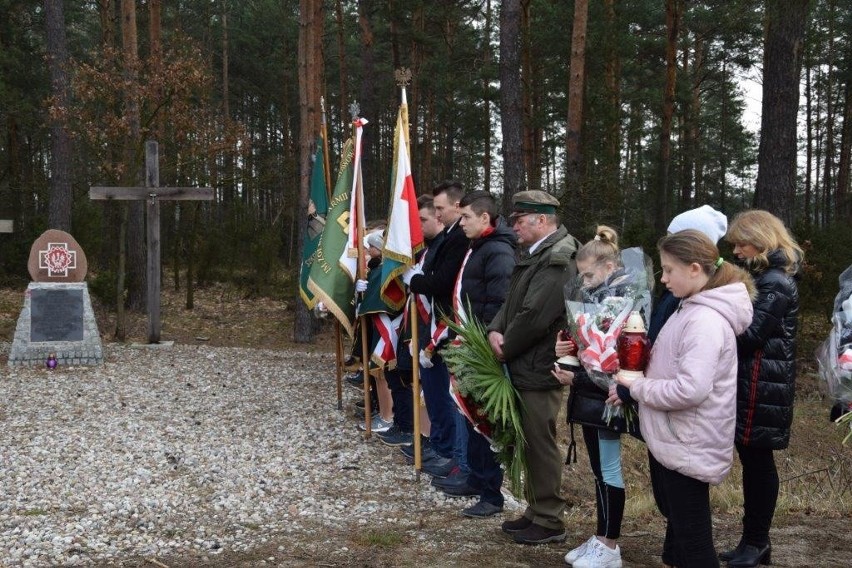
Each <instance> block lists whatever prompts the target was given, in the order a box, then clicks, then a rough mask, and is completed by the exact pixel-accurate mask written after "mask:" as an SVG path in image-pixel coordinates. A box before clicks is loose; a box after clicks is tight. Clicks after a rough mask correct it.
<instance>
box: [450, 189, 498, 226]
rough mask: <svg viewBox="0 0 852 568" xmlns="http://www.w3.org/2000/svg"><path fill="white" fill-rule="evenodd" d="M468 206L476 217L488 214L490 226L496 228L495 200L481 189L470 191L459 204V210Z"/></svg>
mask: <svg viewBox="0 0 852 568" xmlns="http://www.w3.org/2000/svg"><path fill="white" fill-rule="evenodd" d="M468 206H469V207H470V209H471V211H473V212H474V213H476V214H477V215H482V214H483V213H488V220H489V223H490V224H491V226H492V227H496V226H497V200H496V199H494V196H493V195H491V194H490V193H488V192H487V191H483V190H481V189H477V190H476V191H470V192H468V193H466V194H465V195H464V197H462V199H461V201H460V202H459V208H461V207H468Z"/></svg>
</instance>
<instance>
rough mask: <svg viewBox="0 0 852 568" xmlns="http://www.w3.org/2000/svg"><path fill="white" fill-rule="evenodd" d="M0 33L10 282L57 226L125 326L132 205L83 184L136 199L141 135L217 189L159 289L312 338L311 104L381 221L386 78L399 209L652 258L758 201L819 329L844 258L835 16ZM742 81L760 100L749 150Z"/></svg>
mask: <svg viewBox="0 0 852 568" xmlns="http://www.w3.org/2000/svg"><path fill="white" fill-rule="evenodd" d="M0 14H2V17H0V219H5V220H10V221H13V228H14V231H13V232H12V233H11V234H0V279H2V283H3V284H6V285H11V286H17V285H20V284H21V283H23V282H25V281H26V278H27V273H26V265H27V262H26V259H27V255H28V253H29V248H30V246H31V244H32V242H33V241H34V239H35V238H36V237H37V236H38V235H39V234H41V232H43V231H44V230H46V229H47V228H59V229H63V230H66V231H69V232H71V233H72V234H73V235H74V236H75V237H76V238H77V240H78V241H79V242H80V243H81V245H82V246H83V248H84V250H85V251H86V253H87V256H88V257H89V263H90V271H91V275H90V277H89V282H90V286H91V289H92V291H93V292H94V293H95V294H96V295H97V296H99V297H100V298H101V299H103V300H104V302H105V303H107V304H108V305H113V306H116V305H117V300H116V298H120V300H119V301H121V302H123V303H125V304H126V306H127V307H129V308H130V309H131V310H143V309H144V302H145V246H144V242H145V241H144V216H143V204H142V203H141V202H137V203H133V204H126V202H125V204H118V203H105V202H95V201H91V200H90V199H89V197H88V190H89V187H90V186H93V185H106V186H130V185H144V183H143V180H144V177H143V175H142V173H143V172H142V163H143V159H144V150H143V148H144V142H145V140H146V139H156V140H157V141H158V142H159V144H160V183H161V185H164V186H165V185H169V186H209V187H212V188H214V191H215V200H214V201H213V202H210V203H200V202H184V203H179V202H172V203H168V202H164V203H163V205H162V206H163V213H162V219H163V221H162V241H163V257H164V267H163V275H164V278H165V282H167V283H169V284H170V285H172V286H173V287H174V288H175V289H180V290H182V293H184V294H185V302H184V305H185V307H186V308H187V309H191V308H192V307H193V304H194V290H195V288H196V287H197V286H208V285H210V284H212V283H215V282H226V283H230V284H236V285H237V286H240V287H241V288H242V289H243V290H244V292H245V294H246V295H253V296H254V295H265V296H272V297H274V298H278V299H282V300H286V301H288V305H289V307H290V308H291V309H292V310H294V311H295V312H296V315H297V317H295V318H294V320H293V321H294V322H296V323H294V325H293V328H294V337H295V338H296V340H298V341H310V340H311V339H312V335H313V334H312V332H313V330H314V329H315V326H313V325H311V322H310V318H309V312H308V311H307V310H305V308H304V306H303V305H302V303H301V302H300V301H298V300H297V298H298V290H297V282H298V267H299V263H300V260H301V256H300V246H301V240H302V236H303V234H304V226H305V223H306V214H305V211H306V209H307V190H308V176H309V174H310V169H311V166H312V163H311V157H312V155H313V153H314V152H315V150H316V136H317V134H318V132H319V125H320V106H319V99H320V97H321V96H322V97H324V99H325V101H326V107H327V121H328V122H327V126H328V128H327V130H328V136H329V146H330V154H331V164H332V171H333V172H334V171H336V159H337V156H338V155H339V150H340V148H341V147H342V144H343V142H344V141H345V139H346V138H347V137H348V136H349V135H350V132H351V126H350V115H349V106H350V104H351V103H353V102H355V101H357V103H358V104H359V105H360V109H361V116H363V117H365V118H367V119H369V121H370V123H369V124H368V125H367V127H366V128H365V138H364V143H365V155H364V162H363V168H364V190H365V194H366V207H367V216H368V218H372V219H378V218H382V217H384V216H385V215H386V212H387V209H388V197H389V195H390V171H391V162H392V159H393V153H392V151H393V148H392V143H393V140H392V135H393V126H394V122H395V118H396V113H397V109H398V105H399V89H398V87H397V85H396V82H395V79H394V71H395V70H396V69H398V68H402V67H406V68H409V69H411V71H412V81H411V84H410V86H409V88H408V89H409V91H408V92H409V98H408V100H409V106H410V117H411V118H410V122H411V128H410V131H411V154H412V156H411V158H412V168H413V171H414V177H415V187H416V188H417V191H418V193H424V192H428V191H429V190H430V188H431V186H432V185H434V184H435V183H437V182H439V181H441V180H443V179H446V178H457V179H459V180H461V181H462V182H463V183H464V185H465V187H466V188H468V189H486V190H489V191H492V192H494V193H495V194H496V195H498V196H500V197H501V199H502V203H503V208H504V211H505V210H506V208H507V207H508V204H509V203H510V199H509V197H510V196H511V195H512V194H513V193H515V192H517V191H519V190H522V189H524V188H530V189H543V190H545V191H548V192H551V193H553V194H554V195H557V196H558V197H559V198H560V200H561V201H562V204H563V206H562V210H561V212H560V213H561V214H562V217H563V219H564V221H565V224H566V225H567V226H568V228H569V231H570V232H572V233H573V234H574V235H575V236H577V237H578V238H580V239H581V240H586V239H588V238H589V237H590V236H591V234H592V231H593V229H594V226H595V225H596V224H598V223H607V224H611V225H613V226H615V227H616V228H618V229H619V231H620V232H621V233H622V235H623V241H624V242H625V243H626V244H629V245H644V246H645V247H647V250H653V246H654V243H655V241H656V238H657V237H658V236H659V235H661V234H663V233H664V231H665V227H666V225H667V223H668V220H669V219H670V218H671V217H672V216H673V215H674V214H676V213H677V212H680V211H682V210H684V209H687V208H690V207H694V206H697V205H701V204H704V203H707V204H710V205H712V206H713V207H716V208H718V209H720V210H722V211H724V212H725V213H726V214H728V216H729V217H730V216H733V215H734V214H736V213H737V212H738V211H740V210H743V209H745V208H748V207H752V206H757V207H762V208H766V209H769V210H770V211H772V212H774V213H775V214H777V215H779V216H780V217H781V218H782V219H784V220H785V222H787V223H788V225H789V226H790V227H792V229H793V231H794V233H795V235H796V237H797V239H798V240H799V241H800V242H801V243H803V244H804V246H805V249H806V255H807V256H806V259H807V262H806V265H805V267H804V273H803V278H802V280H801V291H802V296H803V303H804V305H805V307H807V308H809V309H812V310H813V309H815V310H819V311H820V312H821V313H822V314H824V316H825V321H827V320H828V316H829V311H830V306H831V302H832V299H833V297H834V294H835V293H836V290H837V279H836V277H837V275H838V274H839V272H840V271H841V270H843V269H844V268H845V267H846V265H848V264H849V263H850V262H852V253H851V252H850V251H852V232H850V231H849V229H848V228H849V221H850V219H852V215H850V197H849V196H850V156H851V155H852V4H849V3H847V2H841V1H838V0H811V1H807V0H766V1H764V2H757V1H753V0H715V1H685V0H657V1H650V0H600V1H595V0H592V1H591V2H590V1H588V0H576V1H575V2H571V1H563V0H436V1H428V2H427V1H425V0H412V1H408V2H400V1H399V0H387V1H378V0H359V1H354V0H348V1H344V0H325V1H322V0H245V1H240V2H236V1H233V0H231V1H228V0H178V1H172V2H162V1H161V0H147V1H133V0H97V1H88V2H85V1H84V2H71V1H65V2H63V1H62V0H43V1H36V0H0ZM746 77H750V78H756V79H757V80H758V81H759V82H761V83H762V88H763V96H762V100H763V103H762V112H761V124H760V130H759V131H758V132H757V133H754V132H752V131H750V130H749V128H747V126H746V125H745V122H746V117H745V116H744V112H745V109H746V102H747V101H746V97H747V96H749V95H748V94H747V93H744V92H743V89H742V85H743V80H744V78H746ZM333 177H334V176H333ZM727 253H729V251H728V252H727ZM727 253H726V254H727ZM125 265H126V267H127V268H126V273H127V274H126V276H127V278H126V279H125V278H124V272H125V270H124V269H123V268H122V267H123V266H125ZM117 286H118V289H119V290H120V293H119V294H117V293H116V288H117ZM116 331H117V332H118V331H120V330H119V329H117V330H116ZM119 335H121V334H119Z"/></svg>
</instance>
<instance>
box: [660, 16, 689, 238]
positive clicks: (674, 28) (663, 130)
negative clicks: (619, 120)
mask: <svg viewBox="0 0 852 568" xmlns="http://www.w3.org/2000/svg"><path fill="white" fill-rule="evenodd" d="M682 16H683V4H682V0H666V85H665V87H664V89H663V114H662V122H661V125H660V157H659V162H658V164H657V184H656V187H655V188H654V193H655V195H654V206H655V208H654V230H655V232H656V233H657V234H660V235H662V234H664V233H665V231H666V226H667V224H668V221H669V217H671V199H670V196H669V172H670V171H671V155H672V141H671V137H672V121H673V118H674V104H675V86H676V84H677V40H678V36H679V35H680V23H681V18H682Z"/></svg>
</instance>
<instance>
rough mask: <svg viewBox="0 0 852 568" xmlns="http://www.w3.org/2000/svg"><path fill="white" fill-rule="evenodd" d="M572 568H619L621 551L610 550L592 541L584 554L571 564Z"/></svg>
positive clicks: (597, 541) (596, 541) (602, 544)
mask: <svg viewBox="0 0 852 568" xmlns="http://www.w3.org/2000/svg"><path fill="white" fill-rule="evenodd" d="M573 566H574V568H621V549H620V548H619V547H618V545H616V546H615V549H612V548H610V547H608V546H607V545H605V544H604V543H602V542H601V541H599V540H598V539H594V540H593V541H591V542H590V543H589V546H587V547H586V553H585V554H584V555H583V556H581V557H580V558H578V559H577V560H576V561H574V563H573Z"/></svg>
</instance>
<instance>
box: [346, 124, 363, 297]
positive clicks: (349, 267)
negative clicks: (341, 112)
mask: <svg viewBox="0 0 852 568" xmlns="http://www.w3.org/2000/svg"><path fill="white" fill-rule="evenodd" d="M365 124H367V119H365V118H358V119H355V122H354V125H355V148H354V158H353V160H352V162H353V163H352V167H353V172H352V178H351V180H350V184H349V187H350V195H351V198H350V201H349V214H348V217H347V219H348V229H347V233H346V247H345V248H344V249H343V251H342V252H341V253H340V266H341V267H342V268H343V270H345V271H346V273H347V274H348V275H349V279H350V280H351V281H352V282H354V281H355V279H356V278H358V239H359V238H360V237H359V235H361V234H362V233H363V231H364V227H365V225H366V222H365V221H364V184H363V183H362V179H361V135H362V131H363V130H364V125H365Z"/></svg>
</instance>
